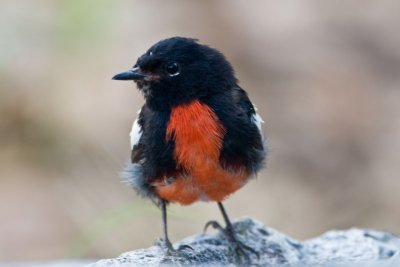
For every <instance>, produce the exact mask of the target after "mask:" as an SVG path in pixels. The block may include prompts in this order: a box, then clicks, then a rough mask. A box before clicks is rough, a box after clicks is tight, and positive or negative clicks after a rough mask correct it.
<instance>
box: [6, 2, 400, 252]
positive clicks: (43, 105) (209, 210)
mask: <svg viewBox="0 0 400 267" xmlns="http://www.w3.org/2000/svg"><path fill="white" fill-rule="evenodd" d="M399 10H400V2H399V1H396V0H388V1H330V2H328V1H318V0H313V1H290V0H281V1H272V0H271V1H264V0H260V1H245V0H241V1H228V0H225V1H162V0H159V1H154V0H150V1H131V0H124V1H108V0H82V1H78V0H73V1H67V0H64V1H61V0H59V1H50V0H38V1H28V0H25V1H23V0H17V1H11V0H3V1H1V2H0V80H1V84H0V145H1V149H0V179H1V180H0V183H1V184H0V260H34V259H49V258H66V257H109V256H116V255H118V254H119V253H120V252H123V251H127V250H131V249H135V248H140V247H147V246H149V245H151V244H152V243H153V240H154V239H155V237H157V236H160V234H161V226H160V224H161V220H160V213H159V211H158V210H157V208H155V207H154V206H153V205H152V204H151V203H150V202H149V201H147V200H142V199H139V198H137V197H136V196H135V194H134V192H133V191H131V190H130V189H129V188H128V187H126V186H125V185H124V184H123V183H121V179H120V178H119V176H118V172H119V171H120V170H121V167H122V166H123V164H124V162H126V161H127V159H128V157H129V154H130V151H129V139H128V133H129V131H130V127H131V123H132V121H133V120H134V118H135V116H136V111H137V110H138V108H139V107H140V106H141V105H142V103H143V98H142V96H141V95H140V93H139V92H138V91H137V90H136V89H135V87H134V85H133V84H131V83H123V82H116V81H112V80H111V77H112V76H113V75H114V74H116V73H117V72H119V71H122V70H125V69H127V68H128V67H130V66H132V65H133V63H134V62H135V60H136V58H137V57H138V56H139V55H141V53H143V52H144V51H145V50H146V49H147V48H148V47H149V46H150V45H152V44H153V43H155V42H156V41H158V40H160V39H162V38H166V37H170V36H175V35H181V36H188V37H195V38H199V39H200V40H201V42H203V43H207V44H209V45H211V46H213V47H215V48H218V49H219V50H221V51H222V52H223V53H224V54H225V55H226V56H227V57H228V59H229V60H230V61H231V62H232V64H233V66H234V67H235V69H236V72H237V76H238V78H239V79H240V81H241V83H240V84H241V86H242V87H244V88H245V89H246V90H247V91H248V92H249V95H250V97H251V99H252V100H253V102H254V103H255V104H256V105H257V106H258V108H259V112H260V114H261V115H262V116H263V118H264V120H265V122H266V123H265V124H264V128H265V132H266V133H267V135H268V137H269V144H270V150H271V151H270V155H269V160H268V167H267V169H266V170H264V171H263V172H262V173H260V175H259V177H258V178H257V180H254V181H252V182H251V183H249V184H248V185H247V186H246V187H245V188H243V189H242V190H241V191H240V192H238V193H236V194H235V195H234V196H232V197H231V198H230V199H229V200H228V201H226V207H227V209H228V211H229V213H230V215H231V217H233V218H236V217H240V216H251V217H254V218H257V219H258V220H260V221H262V222H263V223H265V224H267V225H268V226H270V227H273V228H276V229H278V230H280V231H283V232H285V233H287V234H289V235H291V236H293V237H295V238H299V239H304V238H311V237H313V236H315V235H318V234H320V233H322V232H324V231H326V230H328V229H332V228H349V227H352V226H355V227H370V228H377V229H389V230H392V231H393V232H396V233H400V213H399V203H400V179H399V173H400V160H399V151H400V140H399V138H400V88H399V85H400V34H399V25H400V15H399V14H400V13H399ZM170 212H171V215H170V235H171V239H172V240H178V239H180V238H183V237H184V236H187V235H191V234H193V233H195V232H199V231H200V230H201V229H202V227H203V225H204V223H205V222H206V221H207V220H209V219H218V220H221V217H220V214H219V212H218V209H217V206H216V205H215V204H213V203H199V204H195V205H192V206H190V207H180V206H177V205H174V206H171V208H170Z"/></svg>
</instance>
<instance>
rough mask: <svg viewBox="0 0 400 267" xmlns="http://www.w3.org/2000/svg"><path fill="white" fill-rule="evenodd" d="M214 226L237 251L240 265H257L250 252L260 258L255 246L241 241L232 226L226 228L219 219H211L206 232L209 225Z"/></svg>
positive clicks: (205, 229) (236, 254)
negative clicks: (252, 246)
mask: <svg viewBox="0 0 400 267" xmlns="http://www.w3.org/2000/svg"><path fill="white" fill-rule="evenodd" d="M210 226H211V227H212V228H214V229H216V230H218V231H220V232H221V233H222V234H223V235H224V236H225V237H226V238H227V239H228V241H229V244H230V246H231V248H232V249H233V250H234V252H235V256H236V261H237V264H238V265H240V266H241V265H244V266H250V265H251V266H253V265H257V264H255V263H253V262H252V260H251V256H250V254H253V255H256V257H257V259H258V260H259V259H260V254H259V253H258V252H257V251H256V250H255V249H253V248H251V247H249V246H247V245H246V244H244V243H243V242H241V241H239V240H238V239H237V237H236V235H235V232H234V230H233V228H232V226H230V227H229V226H228V227H226V228H224V227H222V226H221V225H220V224H219V223H218V222H217V221H209V222H207V223H206V225H205V226H204V232H206V231H207V228H208V227H210Z"/></svg>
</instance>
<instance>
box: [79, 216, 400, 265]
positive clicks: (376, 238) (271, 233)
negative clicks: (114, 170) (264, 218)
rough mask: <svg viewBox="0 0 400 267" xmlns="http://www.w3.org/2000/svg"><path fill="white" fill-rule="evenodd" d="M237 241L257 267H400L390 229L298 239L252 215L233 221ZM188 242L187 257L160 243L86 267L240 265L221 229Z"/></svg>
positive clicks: (399, 247)
mask: <svg viewBox="0 0 400 267" xmlns="http://www.w3.org/2000/svg"><path fill="white" fill-rule="evenodd" d="M234 228H235V231H236V233H237V236H238V239H239V240H240V241H241V242H243V243H244V244H246V245H247V246H249V247H251V248H253V249H255V250H256V251H257V252H259V258H258V257H257V256H256V255H255V254H252V253H249V256H250V258H251V264H244V265H252V266H253V265H254V266H296V267H300V266H371V267H372V266H385V267H389V266H390V267H395V266H396V267H400V238H399V237H398V236H395V235H393V234H391V233H389V232H382V231H375V230H368V229H350V230H347V231H330V232H327V233H325V234H323V235H321V236H319V237H317V238H313V239H310V240H306V241H297V240H294V239H292V238H290V237H287V236H286V235H284V234H282V233H280V232H278V231H276V230H273V229H270V228H267V227H265V226H264V225H263V224H261V223H260V222H257V221H255V220H253V219H249V218H244V219H240V220H238V221H236V222H235V223H234ZM179 245H189V246H191V247H192V248H193V251H192V250H189V249H187V250H184V251H183V253H182V254H183V255H181V256H180V257H177V256H165V255H164V252H163V250H162V249H161V248H159V247H156V246H154V247H150V248H148V249H139V250H135V251H131V252H126V253H124V254H122V255H121V256H119V257H117V258H115V259H104V260H100V261H98V262H96V263H92V264H89V265H87V267H106V266H107V267H120V266H160V265H161V266H236V265H237V264H236V256H235V252H234V249H233V248H232V246H230V245H229V242H228V241H227V240H226V239H225V237H224V236H223V235H222V234H220V233H218V232H215V233H211V234H198V235H194V236H191V237H188V238H186V239H184V240H182V241H180V242H178V243H176V244H174V247H175V248H176V247H178V246H179Z"/></svg>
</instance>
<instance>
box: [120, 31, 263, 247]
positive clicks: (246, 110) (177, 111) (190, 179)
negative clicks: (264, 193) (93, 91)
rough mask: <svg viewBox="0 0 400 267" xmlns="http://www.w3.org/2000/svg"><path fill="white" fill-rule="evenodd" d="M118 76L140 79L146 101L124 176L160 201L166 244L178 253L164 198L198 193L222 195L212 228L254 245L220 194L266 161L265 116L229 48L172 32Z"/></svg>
mask: <svg viewBox="0 0 400 267" xmlns="http://www.w3.org/2000/svg"><path fill="white" fill-rule="evenodd" d="M113 79H114V80H133V81H135V82H136V84H137V87H138V89H139V90H140V91H141V92H142V93H143V95H144V98H145V100H146V101H145V104H144V105H143V107H142V108H141V110H140V111H139V113H138V114H139V115H138V118H137V119H136V120H135V121H134V123H133V126H132V131H131V133H130V136H131V149H132V154H131V163H130V164H128V166H127V167H126V168H125V170H124V178H125V179H126V180H127V181H128V183H129V184H130V185H131V186H132V187H133V188H134V189H135V190H136V191H137V192H138V193H139V194H140V195H141V196H143V197H147V198H150V199H152V200H153V201H154V202H155V203H156V204H157V205H158V206H160V207H161V211H162V223H163V240H162V242H161V245H162V246H163V247H164V248H165V250H166V251H167V252H168V253H174V252H177V250H175V249H174V248H173V246H172V244H171V242H170V241H169V239H168V234H167V212H166V205H167V204H168V203H180V204H183V205H188V204H191V203H193V202H195V201H199V200H202V201H215V202H217V203H218V206H219V208H220V210H221V212H222V215H223V218H224V220H225V223H226V227H225V228H223V227H221V226H220V225H219V224H218V223H217V222H216V221H211V222H209V223H207V224H206V227H207V226H209V225H211V226H213V227H214V228H217V229H219V230H221V231H222V232H223V233H224V234H225V235H226V237H227V238H228V239H229V241H230V242H232V243H233V244H235V246H236V247H237V248H238V250H239V251H242V252H243V251H244V250H252V249H251V248H249V247H247V246H245V245H244V244H242V243H241V242H239V241H238V240H237V239H236V238H235V233H234V231H233V228H232V224H231V222H230V220H229V218H228V216H227V214H226V212H225V209H224V207H223V205H222V203H221V201H223V200H224V199H226V198H227V197H228V196H229V195H230V194H232V193H233V192H235V191H236V190H238V189H239V188H241V187H242V186H243V185H245V184H246V182H247V181H248V180H249V179H250V178H251V177H254V176H255V174H256V173H257V172H258V171H259V170H260V168H261V167H262V166H263V163H264V159H265V157H266V149H265V147H264V142H263V137H262V133H261V123H262V122H263V121H262V119H261V117H260V116H259V115H258V114H257V113H256V110H255V108H254V106H253V104H252V103H251V102H250V100H249V98H248V96H247V93H246V92H245V91H244V90H243V89H242V88H241V87H240V86H239V85H238V80H237V79H236V78H235V75H234V70H233V68H232V66H231V65H230V63H229V62H228V61H227V60H226V58H225V57H224V55H223V54H222V53H220V52H219V51H217V50H215V49H213V48H210V47H209V46H206V45H202V44H199V43H198V41H197V40H195V39H189V38H183V37H173V38H169V39H165V40H162V41H160V42H158V43H156V44H155V45H153V46H152V47H151V48H150V49H149V50H148V51H147V52H146V53H145V54H143V55H142V56H140V57H139V58H138V60H137V62H136V64H135V65H134V66H133V68H132V69H130V70H128V71H126V72H122V73H120V74H117V75H115V76H114V77H113ZM178 250H179V249H178Z"/></svg>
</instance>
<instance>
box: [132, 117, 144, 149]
mask: <svg viewBox="0 0 400 267" xmlns="http://www.w3.org/2000/svg"><path fill="white" fill-rule="evenodd" d="M140 111H141V110H139V111H138V114H139V113H140ZM129 136H130V137H131V149H133V147H134V146H135V145H137V144H138V143H139V140H140V137H141V136H142V127H140V125H139V122H138V119H136V120H135V121H134V122H133V124H132V130H131V133H130V134H129Z"/></svg>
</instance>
